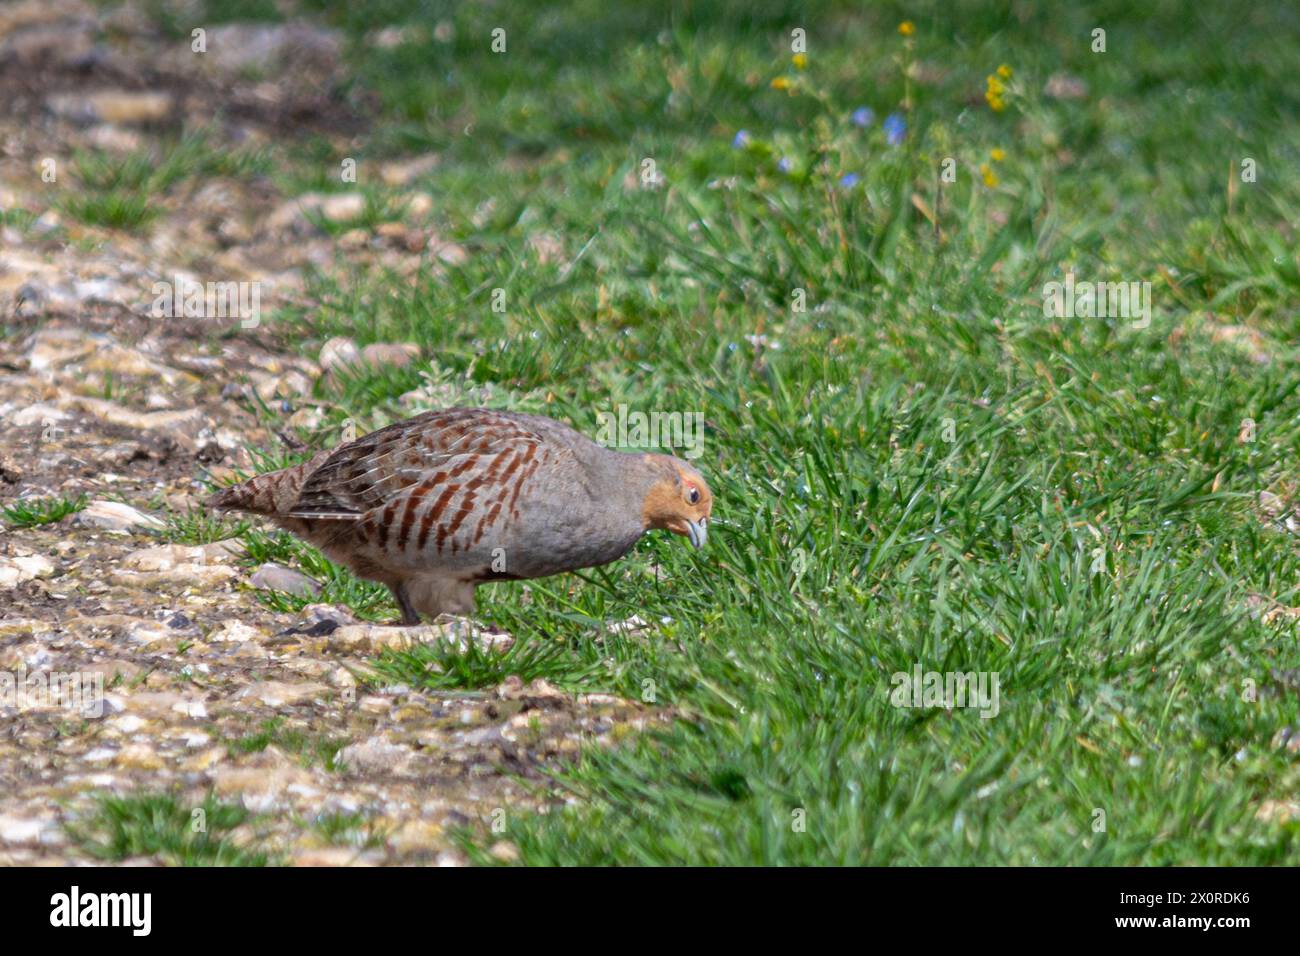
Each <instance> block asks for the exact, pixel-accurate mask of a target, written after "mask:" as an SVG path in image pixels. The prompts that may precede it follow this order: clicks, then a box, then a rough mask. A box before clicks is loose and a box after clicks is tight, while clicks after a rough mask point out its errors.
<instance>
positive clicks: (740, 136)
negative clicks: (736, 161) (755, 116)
mask: <svg viewBox="0 0 1300 956" xmlns="http://www.w3.org/2000/svg"><path fill="white" fill-rule="evenodd" d="M748 145H749V133H747V132H746V131H745V130H743V129H741V130H736V135H735V137H734V138H733V139H732V140H731V148H732V149H744V148H745V147H746V146H748Z"/></svg>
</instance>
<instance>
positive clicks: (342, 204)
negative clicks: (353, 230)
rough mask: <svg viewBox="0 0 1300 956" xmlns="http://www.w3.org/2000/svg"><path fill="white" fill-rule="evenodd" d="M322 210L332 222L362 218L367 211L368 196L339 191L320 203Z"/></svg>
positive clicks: (323, 214)
mask: <svg viewBox="0 0 1300 956" xmlns="http://www.w3.org/2000/svg"><path fill="white" fill-rule="evenodd" d="M320 211H321V215H322V216H324V217H325V218H326V219H328V220H329V221H330V222H336V223H337V222H349V221H351V220H353V219H360V218H361V217H362V216H363V215H365V212H366V197H365V196H363V195H361V193H339V194H338V195H335V196H330V197H328V198H327V199H325V200H324V201H323V202H322V203H321V205H320Z"/></svg>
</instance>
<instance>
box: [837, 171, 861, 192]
mask: <svg viewBox="0 0 1300 956" xmlns="http://www.w3.org/2000/svg"><path fill="white" fill-rule="evenodd" d="M860 178H861V177H860V176H859V175H858V174H857V173H845V174H844V175H843V176H841V177H840V188H841V189H852V188H853V187H854V186H856V185H857V184H858V180H859V179H860Z"/></svg>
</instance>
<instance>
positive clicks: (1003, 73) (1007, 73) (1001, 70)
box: [998, 63, 1011, 80]
mask: <svg viewBox="0 0 1300 956" xmlns="http://www.w3.org/2000/svg"><path fill="white" fill-rule="evenodd" d="M998 76H1000V77H1002V79H1004V80H1009V79H1011V67H1009V66H1007V65H1006V64H1005V63H1003V64H1002V65H1001V66H1000V67H998Z"/></svg>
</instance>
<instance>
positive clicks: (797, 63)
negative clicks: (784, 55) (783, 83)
mask: <svg viewBox="0 0 1300 956" xmlns="http://www.w3.org/2000/svg"><path fill="white" fill-rule="evenodd" d="M790 62H791V63H793V64H794V68H795V69H796V70H806V69H808V54H807V53H796V54H795V55H794V56H793V57H791V58H790Z"/></svg>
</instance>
